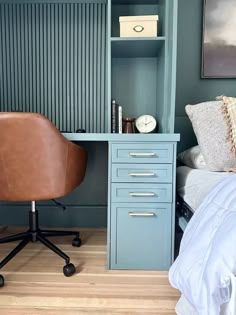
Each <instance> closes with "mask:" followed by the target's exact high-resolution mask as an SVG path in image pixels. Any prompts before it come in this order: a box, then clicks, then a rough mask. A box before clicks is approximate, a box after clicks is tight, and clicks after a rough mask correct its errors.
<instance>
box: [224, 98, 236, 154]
mask: <svg viewBox="0 0 236 315" xmlns="http://www.w3.org/2000/svg"><path fill="white" fill-rule="evenodd" d="M222 100H223V104H222V111H223V114H224V119H225V123H226V125H227V140H228V141H229V144H230V149H231V151H232V152H233V153H234V154H235V156H236V98H235V97H227V96H222Z"/></svg>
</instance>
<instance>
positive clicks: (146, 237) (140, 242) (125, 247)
mask: <svg viewBox="0 0 236 315" xmlns="http://www.w3.org/2000/svg"><path fill="white" fill-rule="evenodd" d="M171 209H172V205H171V204H164V203H163V204H151V205H148V204H142V203H140V204H133V203H132V204H112V208H111V224H112V227H113V229H112V231H111V247H112V249H113V250H112V253H113V255H112V258H111V268H112V269H166V270H167V269H168V268H169V267H170V264H171V239H172V235H171V218H172V214H171Z"/></svg>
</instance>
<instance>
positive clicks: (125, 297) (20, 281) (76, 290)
mask: <svg viewBox="0 0 236 315" xmlns="http://www.w3.org/2000/svg"><path fill="white" fill-rule="evenodd" d="M11 232H14V233H15V232H19V230H16V229H14V231H13V229H12V228H8V229H7V230H6V231H2V232H1V236H3V235H8V234H9V233H11ZM81 238H82V241H83V245H82V246H81V247H80V248H75V247H72V246H71V238H70V237H64V238H63V237H60V238H58V237H54V238H51V240H52V241H53V242H55V243H56V245H58V246H59V247H60V248H61V249H62V250H64V251H65V252H66V253H67V254H68V255H69V256H70V257H71V262H73V263H74V264H75V266H76V268H77V270H78V273H77V274H75V275H73V276H72V277H69V278H66V277H65V276H64V275H63V272H62V268H63V265H64V261H63V260H62V259H61V258H60V257H58V256H57V255H56V254H54V253H53V252H51V251H50V250H48V249H47V248H46V247H44V246H43V245H41V244H39V243H34V244H33V243H30V244H29V245H27V247H26V248H25V249H23V251H21V252H20V253H19V254H18V255H17V256H16V257H15V258H14V259H13V260H11V261H10V262H9V263H8V264H7V265H6V266H5V267H4V268H3V269H2V270H1V273H2V274H3V275H4V277H5V286H4V287H3V288H0V314H1V315H13V314H15V315H39V314H40V315H41V314H44V315H62V314H63V315H75V314H76V315H150V314H153V315H154V314H155V315H173V314H175V311H174V307H175V304H176V301H177V300H178V298H179V292H178V291H177V290H174V289H173V288H171V287H170V285H169V283H168V278H167V272H162V271H128V270H125V271H118V270H106V231H105V230H82V231H81ZM14 245H15V244H13V243H8V244H1V245H0V259H2V258H3V257H4V256H6V255H7V253H8V252H9V251H10V250H11V249H12V248H13V247H14Z"/></svg>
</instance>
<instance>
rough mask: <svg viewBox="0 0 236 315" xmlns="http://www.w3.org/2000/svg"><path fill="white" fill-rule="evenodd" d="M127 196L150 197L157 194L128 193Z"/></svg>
mask: <svg viewBox="0 0 236 315" xmlns="http://www.w3.org/2000/svg"><path fill="white" fill-rule="evenodd" d="M129 195H130V196H132V197H152V196H157V194H155V193H153V192H129Z"/></svg>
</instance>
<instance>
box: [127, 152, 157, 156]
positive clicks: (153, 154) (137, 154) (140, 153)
mask: <svg viewBox="0 0 236 315" xmlns="http://www.w3.org/2000/svg"><path fill="white" fill-rule="evenodd" d="M129 156H132V157H151V156H156V153H154V152H129Z"/></svg>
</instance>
